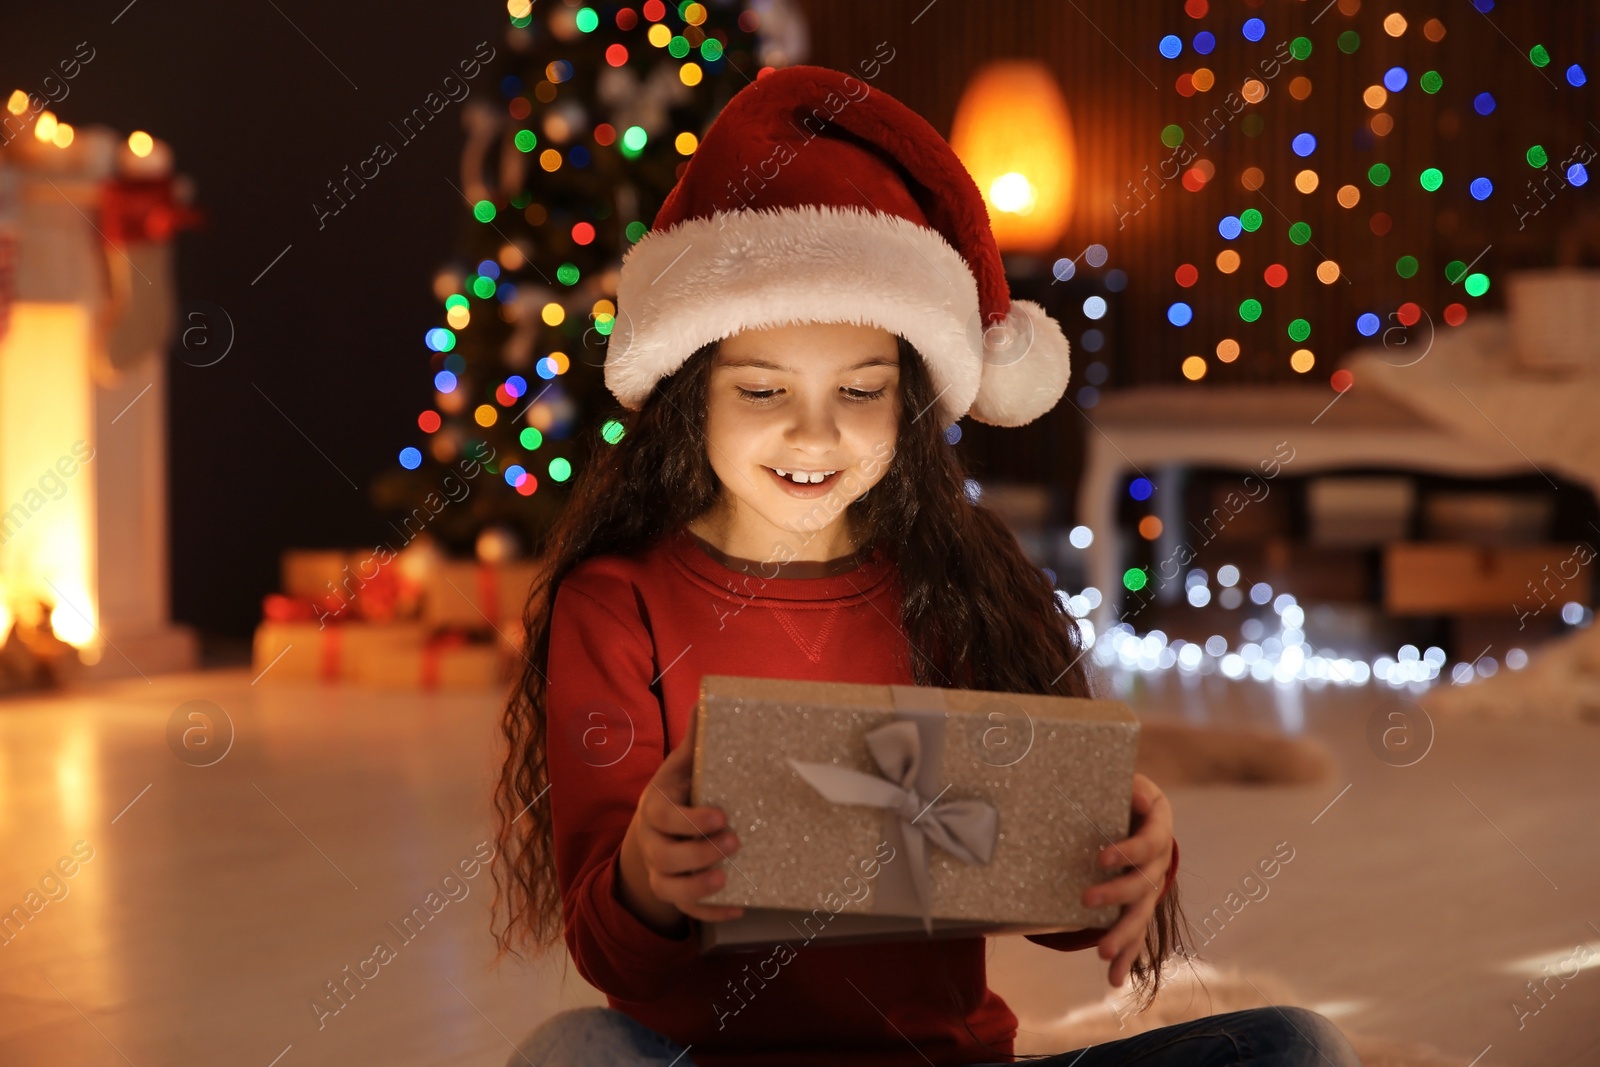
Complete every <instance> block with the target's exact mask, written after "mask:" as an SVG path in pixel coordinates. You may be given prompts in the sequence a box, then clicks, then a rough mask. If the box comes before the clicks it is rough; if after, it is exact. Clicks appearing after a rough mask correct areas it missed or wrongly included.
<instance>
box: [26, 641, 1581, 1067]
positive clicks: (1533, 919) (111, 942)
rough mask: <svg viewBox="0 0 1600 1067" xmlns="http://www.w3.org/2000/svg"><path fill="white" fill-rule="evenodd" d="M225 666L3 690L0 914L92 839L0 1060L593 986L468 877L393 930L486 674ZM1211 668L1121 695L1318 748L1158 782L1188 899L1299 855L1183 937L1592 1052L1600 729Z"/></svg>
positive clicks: (480, 1017) (465, 772) (203, 1056)
mask: <svg viewBox="0 0 1600 1067" xmlns="http://www.w3.org/2000/svg"><path fill="white" fill-rule="evenodd" d="M249 679H250V675H249V674H247V673H245V672H243V671H229V672H215V673H208V674H199V675H187V676H178V677H158V678H156V679H155V680H154V681H153V682H152V683H150V684H146V683H145V682H143V681H133V682H124V683H117V684H114V685H109V686H106V687H103V688H98V689H94V690H84V691H81V692H77V693H74V694H69V695H57V696H51V697H42V698H25V699H12V700H9V701H5V702H0V825H3V831H4V836H3V840H4V841H5V848H4V849H3V850H0V908H3V909H5V911H6V912H9V911H10V909H11V908H12V907H14V906H17V905H22V904H23V903H24V901H25V899H26V898H27V895H28V893H29V892H30V891H31V890H38V889H39V888H40V884H41V881H42V880H43V879H44V876H45V874H46V872H47V870H48V869H50V868H52V867H53V866H54V865H55V864H57V862H58V861H59V860H61V859H62V858H63V857H68V858H69V859H70V856H71V851H72V848H73V846H74V844H75V843H76V842H79V841H82V842H85V845H86V847H84V848H80V852H83V853H85V854H86V853H87V850H88V849H91V848H92V849H93V855H92V858H90V859H88V860H87V861H86V862H81V863H80V864H79V866H78V868H77V869H76V871H75V873H74V874H73V876H72V877H70V878H66V879H62V880H61V882H60V883H55V882H50V883H48V884H47V885H46V888H48V889H50V890H51V892H52V893H53V894H54V895H55V896H58V897H61V892H62V890H61V888H60V885H64V886H65V890H66V895H65V896H64V897H61V899H58V900H52V901H50V902H48V903H46V904H45V905H44V906H43V907H42V909H40V910H39V911H38V913H37V914H36V915H34V916H33V917H32V919H31V920H29V921H28V922H26V924H24V925H22V926H21V927H20V929H18V928H16V926H15V924H13V926H12V927H11V928H8V929H7V930H6V931H5V935H4V938H0V941H3V942H4V943H3V945H0V1063H4V1064H8V1065H11V1064H15V1065H28V1064H46V1063H49V1064H56V1063H70V1064H101V1063H104V1064H122V1063H133V1064H135V1065H138V1067H145V1065H147V1064H158V1063H159V1064H202V1063H205V1064H212V1063H218V1062H229V1063H239V1064H256V1065H260V1067H268V1065H271V1064H274V1063H276V1064H279V1065H281V1067H296V1065H300V1064H349V1063H382V1064H385V1065H406V1064H418V1065H420V1064H430V1065H431V1064H482V1065H494V1064H500V1063H502V1062H504V1060H505V1057H506V1056H507V1055H508V1054H509V1052H510V1044H509V1043H510V1041H514V1040H516V1039H518V1038H519V1037H520V1036H521V1035H522V1034H523V1033H524V1032H526V1031H527V1030H528V1029H530V1028H531V1027H532V1026H533V1025H534V1024H535V1023H537V1022H538V1021H539V1020H540V1019H542V1018H543V1017H544V1016H546V1015H547V1014H549V1013H550V1012H552V1011H554V1010H558V1009H559V1008H563V1007H569V1006H573V1005H577V1004H584V1003H596V1002H598V998H597V997H596V995H595V993H594V991H593V990H591V989H589V988H588V987H587V985H586V984H585V983H584V982H583V981H582V979H580V978H579V977H578V975H577V973H576V972H575V971H573V970H571V969H570V968H566V974H565V979H564V980H563V973H562V972H563V966H562V964H561V963H560V962H552V961H546V962H543V963H541V964H538V965H534V966H519V965H517V964H515V963H507V964H505V965H503V966H501V967H500V968H498V969H495V968H494V967H493V949H492V944H491V942H490V940H489V938H488V936H487V932H486V929H487V924H486V908H487V903H488V900H489V896H490V892H489V889H490V887H489V883H488V877H487V874H486V873H485V874H479V875H478V876H477V877H476V878H473V879H471V880H470V881H467V882H466V883H465V884H466V885H468V886H470V894H469V895H468V896H466V897H465V898H464V899H462V900H459V901H454V902H450V903H448V904H446V905H445V907H444V908H443V909H442V910H441V911H440V912H439V913H438V915H437V916H436V917H435V918H434V919H433V920H432V921H431V922H430V923H428V924H427V925H426V926H425V927H423V928H422V929H421V930H420V932H419V933H416V934H415V937H414V940H412V941H410V942H407V943H404V944H400V938H399V937H398V936H396V935H395V934H394V932H393V931H392V930H390V928H389V925H388V924H390V923H391V922H393V923H396V924H398V923H399V922H400V920H401V918H402V917H403V916H405V915H406V914H407V913H409V912H410V911H411V909H413V908H414V907H417V906H419V905H422V904H423V902H424V899H425V898H426V897H427V895H428V893H429V892H430V890H434V889H436V888H438V886H439V883H440V879H441V878H442V877H443V876H444V875H445V874H446V873H447V872H449V871H450V870H451V869H452V868H455V867H456V865H457V864H458V863H459V862H460V861H463V860H469V859H470V857H471V856H472V853H473V851H474V848H475V847H477V846H478V844H479V843H480V842H482V841H485V840H486V839H487V838H488V832H489V825H490V823H489V817H488V807H487V797H488V790H489V782H490V776H491V774H492V767H491V762H492V759H493V753H494V751H495V744H496V742H495V718H496V715H497V712H498V706H497V702H496V700H495V698H494V697H493V695H491V694H465V695H437V696H421V695H409V694H399V695H397V694H393V693H378V692H372V691H363V690H359V689H350V688H343V689H339V688H334V689H319V688H314V687H305V688H298V689H291V688H288V687H282V688H276V689H262V688H259V687H256V688H252V687H251V686H250V685H249ZM1205 681H1206V685H1204V686H1202V687H1197V688H1193V689H1188V690H1185V689H1184V688H1183V687H1182V686H1180V685H1179V684H1177V681H1176V680H1175V679H1170V678H1163V679H1157V680H1155V682H1154V684H1152V683H1151V682H1150V681H1149V680H1144V679H1141V680H1137V681H1136V682H1135V689H1134V690H1133V691H1132V692H1131V693H1130V694H1129V699H1130V702H1131V703H1132V704H1133V705H1134V706H1135V707H1136V708H1137V709H1139V710H1140V711H1141V712H1142V713H1144V714H1147V715H1150V716H1151V717H1171V718H1173V719H1176V720H1182V719H1187V720H1189V721H1197V720H1210V721H1215V722H1218V723H1222V724H1225V725H1229V726H1239V725H1256V726H1262V727H1269V726H1274V725H1276V726H1277V727H1278V728H1287V729H1288V730H1289V731H1290V732H1294V731H1296V730H1299V729H1301V728H1302V725H1303V729H1304V730H1305V731H1306V732H1308V733H1310V734H1312V735H1314V736H1316V737H1317V738H1319V739H1321V740H1323V741H1325V742H1326V743H1327V744H1328V745H1329V746H1330V748H1332V749H1333V750H1334V752H1335V753H1336V754H1337V756H1338V758H1339V761H1340V765H1341V766H1340V771H1339V777H1338V780H1336V781H1334V782H1330V783H1327V784H1324V785H1317V786H1307V787H1303V788H1300V787H1297V788H1288V789H1284V788H1271V789H1260V788H1247V787H1226V788H1190V789H1177V788H1175V789H1173V790H1171V793H1172V796H1173V801H1174V807H1175V809H1176V812H1177V826H1178V832H1179V835H1180V838H1181V839H1182V841H1183V849H1184V850H1183V869H1184V873H1183V875H1182V878H1181V882H1180V885H1181V887H1182V890H1183V893H1184V895H1185V901H1186V907H1187V909H1188V912H1189V915H1190V918H1191V920H1194V921H1198V919H1199V917H1200V916H1202V915H1204V914H1205V913H1207V912H1209V911H1210V910H1211V908H1212V907H1213V906H1214V905H1216V904H1219V903H1220V902H1221V900H1222V899H1223V897H1224V896H1225V894H1226V893H1227V892H1228V890H1229V889H1230V888H1231V887H1234V886H1236V885H1237V884H1238V881H1239V879H1240V878H1242V877H1243V876H1244V875H1245V874H1246V873H1247V872H1248V871H1249V870H1250V869H1251V868H1252V866H1253V865H1254V864H1255V863H1256V862H1257V861H1258V860H1259V859H1261V858H1263V857H1264V856H1266V855H1267V854H1269V853H1270V852H1271V851H1272V850H1273V847H1274V845H1275V844H1276V843H1278V842H1280V841H1288V842H1290V843H1291V845H1292V846H1293V848H1294V849H1295V857H1294V859H1293V860H1292V861H1291V862H1289V863H1288V864H1287V865H1286V866H1284V867H1283V869H1282V870H1281V872H1280V873H1279V875H1278V877H1277V878H1275V879H1274V880H1273V881H1272V882H1271V883H1270V892H1269V895H1268V896H1266V897H1265V898H1264V899H1260V900H1257V901H1254V902H1252V903H1250V904H1249V905H1248V906H1247V907H1245V908H1244V909H1243V910H1242V911H1240V912H1239V914H1238V915H1237V916H1235V917H1233V918H1231V919H1230V920H1229V921H1228V922H1227V923H1226V925H1224V926H1223V927H1222V928H1221V929H1220V931H1219V932H1218V933H1217V934H1216V935H1215V937H1214V939H1213V940H1211V941H1210V942H1209V943H1208V944H1206V945H1205V946H1204V949H1203V955H1204V956H1206V957H1207V958H1208V959H1210V960H1212V961H1213V962H1215V963H1217V964H1219V965H1229V964H1237V965H1239V966H1243V967H1247V968H1251V969H1256V970H1261V969H1265V970H1267V971H1270V972H1271V973H1273V974H1275V975H1277V976H1279V977H1281V978H1282V979H1284V980H1285V981H1287V982H1288V983H1289V984H1290V985H1291V987H1292V988H1294V989H1295V990H1296V991H1298V992H1299V993H1301V994H1302V995H1303V997H1304V1000H1305V1002H1306V1003H1307V1004H1309V1005H1310V1006H1313V1007H1319V1008H1322V1009H1325V1010H1328V1011H1329V1013H1330V1015H1333V1017H1335V1018H1336V1019H1337V1020H1338V1021H1339V1022H1340V1023H1341V1025H1344V1026H1346V1027H1348V1028H1350V1029H1353V1030H1359V1031H1361V1032H1364V1033H1369V1034H1375V1035H1380V1036H1388V1037H1394V1038H1404V1039H1410V1040H1417V1041H1426V1042H1429V1043H1432V1044H1434V1045H1437V1046H1438V1047H1439V1048H1441V1049H1442V1050H1445V1051H1447V1052H1450V1053H1453V1054H1457V1055H1461V1056H1463V1057H1464V1058H1466V1059H1469V1060H1470V1059H1471V1058H1472V1057H1474V1056H1477V1055H1478V1054H1479V1053H1480V1052H1482V1051H1483V1050H1484V1048H1485V1047H1486V1046H1492V1048H1491V1049H1490V1051H1489V1052H1488V1054H1487V1055H1485V1056H1484V1057H1483V1058H1482V1059H1481V1060H1479V1061H1478V1062H1479V1063H1480V1064H1482V1065H1485V1067H1486V1065H1488V1064H1552V1065H1556V1064H1579V1063H1597V1062H1600V966H1596V964H1600V847H1597V839H1600V835H1597V833H1596V830H1595V827H1596V825H1597V822H1600V788H1597V787H1596V784H1595V783H1596V781H1597V770H1600V728H1596V727H1594V726H1581V725H1574V726H1559V725H1549V724H1541V725H1531V724H1530V725H1520V724H1507V723H1499V724H1491V723H1467V722H1452V723H1442V724H1438V727H1437V736H1436V737H1435V739H1434V742H1433V746H1432V748H1431V750H1430V751H1429V752H1428V754H1427V756H1426V757H1425V758H1424V759H1422V760H1421V761H1420V762H1419V763H1417V764H1415V765H1414V766H1410V767H1405V768H1397V767H1393V766H1390V765H1388V764H1386V763H1384V762H1383V761H1381V760H1380V759H1378V758H1377V757H1376V756H1375V755H1374V753H1373V751H1372V750H1371V749H1370V748H1369V746H1368V743H1367V741H1366V737H1365V732H1366V729H1367V723H1368V719H1369V718H1370V716H1371V715H1372V713H1373V711H1374V709H1376V708H1378V707H1379V706H1380V705H1381V704H1382V702H1383V700H1384V696H1383V694H1382V693H1381V692H1380V691H1379V690H1375V689H1370V688H1369V689H1364V690H1336V689H1327V690H1323V691H1321V692H1316V693H1312V692H1306V693H1304V694H1303V695H1302V697H1301V698H1300V700H1299V701H1298V707H1296V706H1294V705H1293V704H1286V705H1285V706H1283V707H1278V706H1275V704H1274V699H1273V692H1274V691H1273V690H1272V688H1271V687H1269V686H1261V685H1258V684H1255V683H1229V682H1225V681H1223V680H1221V679H1206V680H1205ZM190 700H208V701H212V702H214V703H215V704H217V705H218V706H220V707H221V708H223V709H225V710H226V712H227V714H228V716H229V717H230V718H231V720H232V722H233V723H234V725H235V727H236V738H235V740H234V742H233V746H232V748H231V749H230V750H229V751H228V752H227V754H226V756H224V757H223V758H222V759H221V760H220V761H219V762H217V763H215V764H214V765H212V766H209V767H195V766H190V765H188V764H186V763H184V762H181V761H180V760H179V759H178V758H177V757H176V756H175V755H174V754H173V751H172V750H171V749H170V748H169V745H168V740H167V730H168V723H169V719H171V717H172V715H173V713H174V711H175V709H177V708H178V707H179V706H180V705H181V704H183V703H184V702H186V701H190ZM1347 785H1348V787H1349V788H1348V789H1346V786H1347ZM1341 791H1343V792H1341ZM1330 805H1331V806H1330ZM1313 820H1315V821H1313ZM68 867H69V869H70V867H71V864H70V862H69V864H68ZM42 896H43V893H41V897H42ZM34 903H35V906H37V899H36V900H35V901H34ZM1591 924H1595V925H1591ZM7 938H8V939H9V940H6V939H7ZM379 940H388V941H391V942H393V943H396V944H397V945H399V948H398V952H397V955H396V956H395V957H394V958H393V959H392V960H391V961H390V962H388V963H387V964H385V965H383V966H382V967H381V968H380V970H379V973H378V975H377V977H375V978H373V979H371V980H370V981H368V982H367V983H366V985H365V986H364V987H360V988H357V989H356V992H355V993H354V995H353V996H350V997H349V1002H348V1004H347V1005H346V1006H345V1007H344V1008H343V1009H342V1010H341V1011H340V1012H339V1013H338V1014H337V1015H333V1016H329V1017H326V1018H324V1019H323V1020H322V1024H323V1025H322V1026H321V1028H319V1025H318V1017H317V1013H316V1012H315V1011H314V1009H313V1008H312V1007H311V1004H312V1001H313V999H314V998H316V997H317V996H318V995H319V994H320V993H323V992H324V986H325V983H327V982H329V981H332V980H334V979H336V978H340V977H343V968H344V967H346V966H347V965H349V966H350V967H352V968H354V967H355V966H356V965H357V964H358V963H360V962H361V961H363V960H364V959H366V958H367V957H368V956H370V955H371V953H372V949H373V946H374V945H375V943H376V942H378V941H379ZM1580 945H1587V946H1590V949H1591V951H1592V956H1591V957H1590V958H1591V960H1592V963H1591V965H1590V966H1589V967H1588V968H1586V969H1584V970H1583V971H1581V972H1580V973H1579V974H1578V975H1577V976H1576V977H1574V978H1572V979H1570V980H1569V981H1568V982H1567V983H1566V984H1565V986H1562V985H1560V984H1558V983H1557V982H1555V981H1552V982H1551V983H1550V988H1551V989H1553V990H1555V992H1554V994H1553V995H1548V996H1549V1002H1548V1004H1547V1006H1545V1007H1544V1008H1543V1010H1542V1011H1540V1012H1539V1014H1538V1015H1536V1016H1533V1017H1531V1018H1527V1019H1525V1020H1524V1023H1525V1025H1523V1026H1522V1028H1520V1029H1519V1027H1518V1021H1517V1017H1516V1013H1515V1011H1514V1009H1513V1006H1512V1005H1513V1004H1514V1003H1516V1002H1525V1003H1527V1004H1528V1005H1529V1006H1530V1008H1531V1007H1533V1006H1536V1005H1535V1004H1534V1002H1533V1001H1531V1000H1530V999H1528V993H1527V990H1526V988H1525V987H1524V984H1523V983H1524V980H1525V978H1526V977H1528V975H1526V974H1519V973H1515V972H1514V971H1513V970H1511V969H1508V968H1511V967H1513V966H1514V965H1516V964H1518V963H1519V962H1521V963H1522V964H1523V965H1524V966H1531V967H1532V971H1531V972H1529V973H1530V974H1537V973H1538V967H1539V962H1540V959H1541V958H1545V957H1547V958H1548V960H1549V962H1551V964H1552V966H1555V967H1559V966H1560V962H1559V961H1560V960H1561V959H1562V958H1563V957H1566V956H1568V955H1569V954H1571V953H1572V952H1573V951H1574V949H1577V948H1578V947H1579V946H1580ZM1530 960H1531V961H1533V962H1532V963H1531V965H1530V964H1528V961H1530ZM992 961H993V974H992V982H993V984H994V986H995V988H996V989H998V990H999V991H1000V992H1001V993H1002V994H1003V995H1004V996H1006V997H1007V998H1008V1000H1010V1001H1011V1002H1012V1004H1013V1006H1014V1007H1015V1008H1016V1009H1017V1010H1018V1013H1019V1014H1020V1015H1024V1016H1025V1017H1048V1016H1050V1015H1053V1014H1055V1013H1058V1012H1059V1011H1062V1010H1064V1009H1065V1008H1067V1007H1068V1006H1070V1005H1072V1004H1077V1003H1082V1002H1086V1001H1089V1000H1092V999H1094V998H1096V997H1098V996H1099V995H1100V994H1101V993H1102V992H1104V991H1106V990H1107V989H1108V988H1109V987H1108V986H1106V985H1105V979H1104V971H1105V965H1104V964H1102V963H1100V962H1099V961H1098V960H1096V959H1095V958H1094V957H1093V955H1092V953H1089V952H1083V953H1075V954H1059V953H1051V952H1049V951H1047V950H1044V949H1040V948H1038V947H1036V946H1033V945H1029V944H1027V943H1025V942H1022V941H1020V940H1009V939H1006V940H1000V941H997V942H995V944H994V946H993V952H992ZM369 973H370V968H369ZM1568 973H1570V969H1569V971H1568ZM1335 1013H1337V1014H1335Z"/></svg>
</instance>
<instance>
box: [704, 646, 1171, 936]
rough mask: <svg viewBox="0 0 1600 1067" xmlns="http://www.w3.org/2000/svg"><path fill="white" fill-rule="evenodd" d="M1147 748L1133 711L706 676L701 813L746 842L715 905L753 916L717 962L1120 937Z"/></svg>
mask: <svg viewBox="0 0 1600 1067" xmlns="http://www.w3.org/2000/svg"><path fill="white" fill-rule="evenodd" d="M1138 744H1139V722H1138V720H1137V719H1136V718H1135V717H1134V715H1133V713H1132V712H1131V711H1130V710H1129V709H1128V707H1127V705H1126V704H1124V703H1121V702H1119V701H1110V700H1087V699H1079V698H1073V697H1056V696H1038V695H1032V694H1022V693H999V692H987V691H982V690H970V689H941V688H933V687H926V686H891V685H854V684H847V683H834V682H805V681H789V680H783V679H771V678H742V677H732V676H727V675H706V676H705V677H704V678H703V679H702V680H701V685H700V702H699V706H698V708H697V710H696V721H695V739H694V777H693V785H692V788H691V796H690V802H691V803H692V804H694V805H695V806H701V805H711V806H715V807H718V808H721V809H722V810H723V811H724V812H725V813H726V814H727V816H728V823H729V825H730V826H731V827H732V828H733V830H734V832H735V833H736V834H737V835H738V837H739V843H740V848H739V851H738V852H736V853H734V854H733V855H732V856H731V857H729V858H727V859H724V860H722V861H721V862H720V863H719V864H718V866H719V867H720V868H721V869H723V870H725V871H726V872H727V877H728V880H727V882H726V883H725V884H724V885H723V887H722V888H721V889H719V890H717V891H716V892H715V893H712V894H710V895H708V896H706V897H703V898H702V900H701V902H702V903H707V904H722V905H738V906H741V907H743V908H745V913H744V915H743V916H742V917H741V918H739V919H733V920H727V921H723V922H716V923H702V924H700V925H701V949H702V951H706V952H712V951H724V950H729V949H737V948H740V947H756V946H759V945H762V944H769V945H770V944H771V943H773V942H775V941H779V940H785V939H791V938H793V937H795V936H799V937H801V938H803V939H805V940H812V939H814V938H816V937H822V938H825V939H827V940H829V941H832V942H834V943H847V942H852V941H868V940H892V939H899V938H907V937H910V938H928V937H933V938H938V937H956V936H968V937H970V936H974V935H975V934H1024V933H1045V932H1053V931H1059V930H1082V929H1086V928H1097V929H1099V928H1107V927H1110V926H1111V925H1112V924H1113V923H1114V922H1115V921H1116V919H1117V917H1118V915H1119V914H1120V908H1119V907H1118V906H1117V905H1115V904H1111V905H1102V906H1100V907H1097V908H1086V907H1084V906H1083V904H1082V896H1083V892H1084V890H1085V889H1087V888H1088V887H1089V886H1090V885H1091V884H1094V883H1097V882H1103V881H1108V880H1110V879H1111V878H1114V877H1117V876H1118V875H1119V874H1120V873H1121V872H1119V871H1114V870H1113V871H1108V870H1105V869H1103V868H1101V867H1099V866H1098V865H1097V863H1096V862H1095V860H1096V858H1097V856H1098V853H1099V847H1100V846H1101V845H1102V844H1105V843H1106V842H1108V841H1120V840H1122V839H1123V838H1126V837H1127V836H1128V834H1129V829H1130V824H1131V819H1132V798H1133V773H1134V757H1135V754H1136V752H1137V750H1138Z"/></svg>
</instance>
